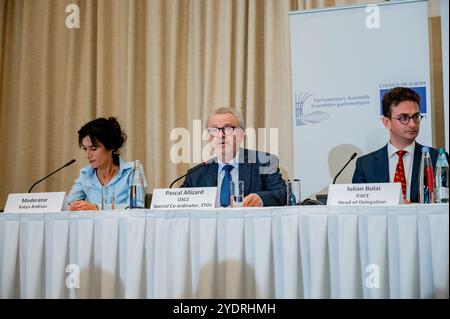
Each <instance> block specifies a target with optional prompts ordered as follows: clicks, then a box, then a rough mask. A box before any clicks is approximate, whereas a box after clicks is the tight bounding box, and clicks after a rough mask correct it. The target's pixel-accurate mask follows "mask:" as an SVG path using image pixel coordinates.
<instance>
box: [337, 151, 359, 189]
mask: <svg viewBox="0 0 450 319" xmlns="http://www.w3.org/2000/svg"><path fill="white" fill-rule="evenodd" d="M356 155H357V154H356V152H355V153H353V154H352V156H350V159H349V160H348V161H347V163H345V165H344V167H342V169H341V170H340V171H339V173H337V174H336V176H335V177H334V179H333V184H334V183H336V179H337V178H338V176H339V175H341V173H342V171H343V170H344V169H345V168H346V167H347V165H348V164H350V162H351V161H352V160H353V159H354V158H355V157H356Z"/></svg>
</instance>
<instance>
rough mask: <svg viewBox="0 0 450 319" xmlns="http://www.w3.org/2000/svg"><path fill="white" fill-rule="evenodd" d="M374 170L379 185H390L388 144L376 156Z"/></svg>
mask: <svg viewBox="0 0 450 319" xmlns="http://www.w3.org/2000/svg"><path fill="white" fill-rule="evenodd" d="M373 170H374V172H375V176H376V177H377V181H378V182H379V183H389V159H388V152H387V144H386V145H385V146H384V147H383V148H382V149H380V150H379V151H378V152H377V153H376V154H375V161H374V163H373Z"/></svg>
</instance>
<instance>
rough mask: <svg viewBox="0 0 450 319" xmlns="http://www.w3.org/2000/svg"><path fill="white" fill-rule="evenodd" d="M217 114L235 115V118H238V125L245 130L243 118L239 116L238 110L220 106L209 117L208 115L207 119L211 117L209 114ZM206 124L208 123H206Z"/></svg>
mask: <svg viewBox="0 0 450 319" xmlns="http://www.w3.org/2000/svg"><path fill="white" fill-rule="evenodd" d="M217 114H233V115H234V117H236V119H237V120H238V126H239V127H240V128H242V129H244V130H245V122H244V119H243V118H242V116H241V113H239V111H238V110H236V109H234V108H231V107H220V108H218V109H216V110H215V111H214V112H213V113H212V114H211V115H210V116H209V117H208V121H207V123H208V122H209V119H210V118H211V116H213V115H217ZM207 125H208V124H207Z"/></svg>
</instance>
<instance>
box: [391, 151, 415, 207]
mask: <svg viewBox="0 0 450 319" xmlns="http://www.w3.org/2000/svg"><path fill="white" fill-rule="evenodd" d="M415 147H416V142H413V143H412V144H411V145H409V146H408V147H406V148H404V149H403V151H406V153H405V155H403V167H404V170H405V177H406V199H407V200H411V199H410V195H411V175H412V166H413V162H414V149H415ZM387 151H388V158H389V181H390V182H391V183H393V182H394V177H395V170H396V168H397V163H398V154H397V151H401V150H399V149H398V148H396V147H395V146H394V145H392V144H391V143H389V144H388V148H387Z"/></svg>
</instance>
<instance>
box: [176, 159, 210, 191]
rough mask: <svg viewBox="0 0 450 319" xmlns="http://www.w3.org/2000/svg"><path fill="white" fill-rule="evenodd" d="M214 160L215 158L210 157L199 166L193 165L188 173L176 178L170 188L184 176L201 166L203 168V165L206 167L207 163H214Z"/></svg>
mask: <svg viewBox="0 0 450 319" xmlns="http://www.w3.org/2000/svg"><path fill="white" fill-rule="evenodd" d="M213 160H214V159H209V160H207V161H205V162H203V163H200V164H198V165H197V166H194V167H192V168H191V169H190V170H188V171H187V173H186V174H184V175H182V176H180V177H178V178H177V179H176V180H174V181H173V182H172V183H171V184H170V186H169V188H172V186H173V184H175V183H176V182H178V181H179V180H180V179H182V178H183V177H186V176H188V175H189V174H191V173H193V172H195V171H196V170H198V169H200V168H202V167H204V166H206V165H209V164H210V163H212V161H213Z"/></svg>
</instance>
